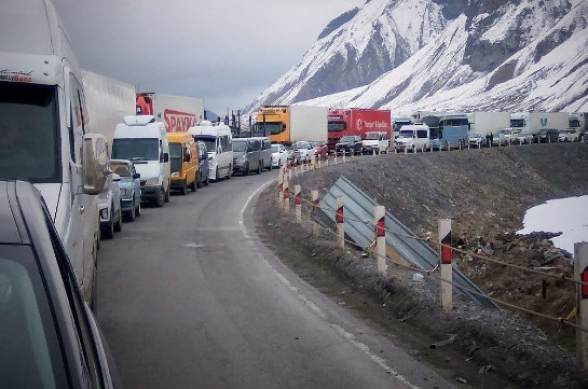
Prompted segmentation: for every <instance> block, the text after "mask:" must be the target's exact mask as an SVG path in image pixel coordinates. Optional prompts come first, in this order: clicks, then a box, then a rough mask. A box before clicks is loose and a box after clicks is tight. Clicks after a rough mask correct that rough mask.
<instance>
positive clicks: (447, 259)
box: [441, 232, 453, 264]
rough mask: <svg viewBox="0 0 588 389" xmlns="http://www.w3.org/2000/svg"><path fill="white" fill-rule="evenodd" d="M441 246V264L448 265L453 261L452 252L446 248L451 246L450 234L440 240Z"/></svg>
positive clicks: (449, 248)
mask: <svg viewBox="0 0 588 389" xmlns="http://www.w3.org/2000/svg"><path fill="white" fill-rule="evenodd" d="M441 244H442V245H443V246H442V247H441V263H444V264H450V263H451V260H452V259H453V251H452V250H451V247H448V246H451V232H449V234H447V235H446V236H445V237H444V238H443V239H442V240H441Z"/></svg>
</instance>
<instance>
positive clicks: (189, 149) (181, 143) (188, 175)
mask: <svg viewBox="0 0 588 389" xmlns="http://www.w3.org/2000/svg"><path fill="white" fill-rule="evenodd" d="M167 141H168V143H169V154H170V165H171V166H170V168H171V189H173V190H178V191H179V192H180V194H181V195H185V194H186V192H187V191H188V188H190V189H191V190H192V192H196V177H198V153H196V142H194V138H193V137H192V135H191V134H190V133H188V132H171V133H168V134H167Z"/></svg>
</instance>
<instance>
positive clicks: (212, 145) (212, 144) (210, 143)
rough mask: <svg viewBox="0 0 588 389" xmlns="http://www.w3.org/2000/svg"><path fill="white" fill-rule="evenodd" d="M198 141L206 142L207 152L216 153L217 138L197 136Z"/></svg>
mask: <svg viewBox="0 0 588 389" xmlns="http://www.w3.org/2000/svg"><path fill="white" fill-rule="evenodd" d="M196 140H199V141H202V142H204V144H205V145H206V150H208V152H209V153H214V152H215V151H216V137H214V136H197V137H196Z"/></svg>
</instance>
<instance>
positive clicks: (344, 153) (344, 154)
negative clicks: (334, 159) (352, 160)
mask: <svg viewBox="0 0 588 389" xmlns="http://www.w3.org/2000/svg"><path fill="white" fill-rule="evenodd" d="M346 155H347V153H346V152H345V151H343V163H345V156H346Z"/></svg>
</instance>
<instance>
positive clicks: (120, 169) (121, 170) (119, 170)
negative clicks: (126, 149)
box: [110, 163, 131, 177]
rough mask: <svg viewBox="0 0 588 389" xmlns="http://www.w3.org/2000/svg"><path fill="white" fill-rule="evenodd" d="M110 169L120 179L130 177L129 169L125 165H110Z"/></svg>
mask: <svg viewBox="0 0 588 389" xmlns="http://www.w3.org/2000/svg"><path fill="white" fill-rule="evenodd" d="M110 168H111V169H112V171H113V172H115V173H116V174H118V175H119V176H121V177H130V176H131V168H130V167H129V165H127V164H126V163H111V164H110Z"/></svg>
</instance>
